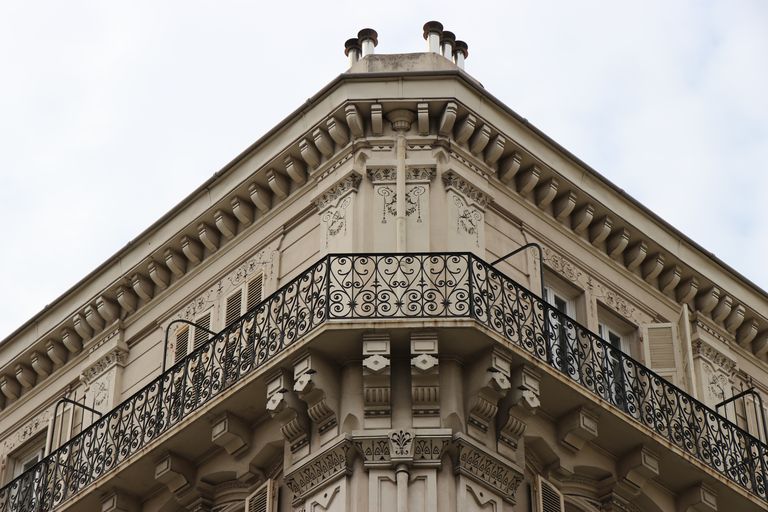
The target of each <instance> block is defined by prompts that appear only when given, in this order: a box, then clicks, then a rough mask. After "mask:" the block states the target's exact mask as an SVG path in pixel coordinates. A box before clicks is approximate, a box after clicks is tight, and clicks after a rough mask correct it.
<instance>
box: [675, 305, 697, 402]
mask: <svg viewBox="0 0 768 512" xmlns="http://www.w3.org/2000/svg"><path fill="white" fill-rule="evenodd" d="M677 339H678V344H679V345H680V355H681V360H682V364H681V365H680V367H681V371H680V374H681V383H680V384H678V385H679V386H681V387H682V388H683V389H685V390H686V391H688V394H690V395H691V396H692V397H693V398H698V392H697V390H696V370H695V368H694V366H693V347H692V346H691V318H690V314H689V312H688V306H687V305H686V304H683V308H682V310H681V311H680V317H679V318H678V319H677ZM681 384H682V385H681Z"/></svg>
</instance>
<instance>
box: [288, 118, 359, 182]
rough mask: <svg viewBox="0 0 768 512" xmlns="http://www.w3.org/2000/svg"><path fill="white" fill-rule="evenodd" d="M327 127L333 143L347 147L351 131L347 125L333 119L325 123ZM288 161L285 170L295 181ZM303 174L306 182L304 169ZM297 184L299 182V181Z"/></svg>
mask: <svg viewBox="0 0 768 512" xmlns="http://www.w3.org/2000/svg"><path fill="white" fill-rule="evenodd" d="M325 126H326V127H327V128H328V135H330V136H331V138H332V139H333V142H335V143H336V145H337V146H339V147H340V148H343V147H344V146H346V145H347V143H348V142H349V130H348V129H347V125H345V124H344V122H343V121H339V120H337V119H335V118H333V117H331V118H329V119H328V120H327V121H326V122H325ZM288 158H290V157H288ZM287 160H288V159H286V165H285V169H286V170H287V171H288V175H289V176H291V179H293V175H292V174H291V170H290V169H288V161H287ZM296 170H298V169H296ZM302 174H303V176H304V180H305V181H306V173H304V170H303V169H302ZM294 181H296V180H294ZM297 183H299V182H298V181H297ZM301 183H304V182H303V181H302V182H301Z"/></svg>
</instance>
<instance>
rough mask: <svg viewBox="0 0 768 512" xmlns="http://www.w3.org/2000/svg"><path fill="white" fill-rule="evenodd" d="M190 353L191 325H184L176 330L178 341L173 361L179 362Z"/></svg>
mask: <svg viewBox="0 0 768 512" xmlns="http://www.w3.org/2000/svg"><path fill="white" fill-rule="evenodd" d="M188 353H189V327H188V326H186V325H185V326H184V327H181V328H180V329H179V330H177V331H176V343H175V345H174V349H173V361H174V362H175V363H178V362H179V361H181V360H182V359H183V358H184V356H186V355H187V354H188Z"/></svg>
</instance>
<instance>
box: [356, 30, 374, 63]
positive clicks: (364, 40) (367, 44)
mask: <svg viewBox="0 0 768 512" xmlns="http://www.w3.org/2000/svg"><path fill="white" fill-rule="evenodd" d="M357 39H358V40H359V41H360V46H361V47H362V50H363V57H366V56H368V55H371V54H373V49H374V48H375V47H376V46H378V44H379V34H378V33H377V32H376V31H375V30H373V29H372V28H364V29H363V30H361V31H360V32H358V33H357Z"/></svg>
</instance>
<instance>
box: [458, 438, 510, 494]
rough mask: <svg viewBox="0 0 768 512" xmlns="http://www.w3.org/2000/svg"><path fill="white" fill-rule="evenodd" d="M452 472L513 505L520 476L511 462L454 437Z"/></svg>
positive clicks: (468, 441)
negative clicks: (491, 491) (489, 490)
mask: <svg viewBox="0 0 768 512" xmlns="http://www.w3.org/2000/svg"><path fill="white" fill-rule="evenodd" d="M454 443H455V446H456V449H455V455H454V457H455V459H454V468H455V469H454V470H455V471H456V473H457V474H459V475H462V476H465V477H467V478H469V479H471V480H474V481H475V482H477V483H478V484H481V485H483V486H485V487H488V488H490V489H492V490H493V491H495V492H497V493H498V494H499V495H500V496H501V497H502V498H503V499H504V500H505V501H507V502H509V503H512V504H514V503H515V502H516V495H517V490H518V487H519V486H520V483H521V482H522V481H523V472H522V470H521V468H519V467H518V466H517V465H516V464H515V463H513V462H512V461H509V460H506V459H503V458H501V457H499V456H497V455H494V454H491V453H489V452H487V451H486V450H485V449H484V448H482V447H480V446H478V445H477V444H475V443H473V442H472V441H471V440H470V439H468V438H466V437H464V436H463V435H462V434H456V436H455V441H454Z"/></svg>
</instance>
